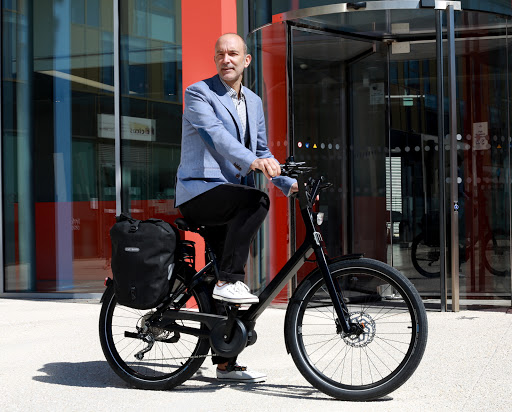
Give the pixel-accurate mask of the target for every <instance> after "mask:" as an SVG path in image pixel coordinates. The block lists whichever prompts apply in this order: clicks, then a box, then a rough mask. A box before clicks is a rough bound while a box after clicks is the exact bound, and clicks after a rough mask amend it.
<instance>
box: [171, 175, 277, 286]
mask: <svg viewBox="0 0 512 412" xmlns="http://www.w3.org/2000/svg"><path fill="white" fill-rule="evenodd" d="M269 206H270V200H269V198H268V196H267V195H266V194H265V193H263V192H262V191H261V190H258V189H255V188H252V187H249V186H244V185H234V184H223V185H220V186H217V187H215V188H213V189H211V190H208V191H207V192H205V193H202V194H201V195H199V196H196V197H194V198H193V199H191V200H189V201H188V202H186V203H183V204H182V205H180V206H179V209H180V212H181V213H182V214H183V216H184V218H185V219H186V220H187V221H190V223H191V224H193V225H197V226H204V227H205V228H206V239H207V240H208V242H209V243H210V246H211V247H212V249H213V251H214V252H215V255H216V256H217V259H218V261H219V262H220V264H219V280H221V281H228V282H236V281H242V282H243V281H244V278H245V264H246V263H247V257H248V256H249V248H250V246H251V243H252V240H253V239H254V236H255V235H256V233H257V232H258V229H259V228H260V226H261V224H262V223H263V221H264V220H265V217H266V216H267V213H268V209H269Z"/></svg>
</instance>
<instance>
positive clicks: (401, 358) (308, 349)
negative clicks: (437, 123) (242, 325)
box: [285, 259, 428, 401]
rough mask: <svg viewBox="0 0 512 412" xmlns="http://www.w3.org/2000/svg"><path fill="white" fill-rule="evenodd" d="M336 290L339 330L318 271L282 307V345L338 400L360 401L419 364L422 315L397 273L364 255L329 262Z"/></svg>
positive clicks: (389, 388)
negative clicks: (351, 328)
mask: <svg viewBox="0 0 512 412" xmlns="http://www.w3.org/2000/svg"><path fill="white" fill-rule="evenodd" d="M329 269H330V271H331V274H332V276H333V279H334V280H335V282H337V283H338V284H339V286H340V288H341V290H342V295H343V300H344V302H345V305H346V307H347V309H348V313H347V314H346V316H347V317H348V318H349V319H350V323H352V324H357V325H359V328H360V333H353V334H346V333H344V332H343V330H342V329H341V324H340V322H339V320H338V318H337V315H336V312H335V311H334V307H333V305H332V302H331V297H330V295H329V293H328V291H327V287H326V285H325V282H324V279H323V277H322V274H321V273H320V271H318V270H317V271H315V272H313V273H311V274H310V275H309V276H308V277H307V278H306V279H304V281H303V282H302V283H301V284H300V285H299V287H298V289H297V291H296V292H295V294H294V296H293V297H292V299H291V301H290V303H289V305H288V310H287V314H286V323H285V335H286V341H287V345H288V349H289V351H290V353H291V355H292V357H293V360H294V362H295V364H296V365H297V367H298V369H299V370H300V372H301V373H302V375H303V376H304V377H305V378H306V379H307V380H308V381H309V382H310V383H311V384H312V385H313V386H314V387H316V388H317V389H319V390H320V391H322V392H324V393H326V394H328V395H330V396H333V397H335V398H338V399H343V400H350V401H367V400H371V399H376V398H380V397H382V396H384V395H387V394H388V393H390V392H392V391H394V390H395V389H397V388H398V387H399V386H401V385H402V384H403V383H404V382H405V381H406V380H407V379H409V377H410V376H411V375H412V374H413V372H414V371H415V369H416V368H417V366H418V365H419V363H420V361H421V358H422V356H423V352H424V351H425V346H426V343H427V333H428V332H427V331H428V326H427V316H426V312H425V307H424V305H423V302H422V301H421V298H420V297H419V295H418V292H417V291H416V290H415V289H414V286H413V285H412V284H411V282H410V281H409V280H408V279H407V278H406V277H404V276H403V275H402V274H400V272H398V271H397V270H395V269H393V268H392V267H390V266H388V265H385V264H383V263H381V262H378V261H374V260H371V259H358V260H347V261H340V262H337V263H333V264H331V265H329Z"/></svg>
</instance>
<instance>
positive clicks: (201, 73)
mask: <svg viewBox="0 0 512 412" xmlns="http://www.w3.org/2000/svg"><path fill="white" fill-rule="evenodd" d="M181 24H182V27H181V35H182V41H181V44H182V67H183V70H182V71H183V75H182V76H183V77H182V79H183V91H185V89H186V88H187V87H188V86H190V85H191V84H193V83H195V82H198V81H200V80H203V79H206V78H208V77H212V76H213V75H214V74H215V73H216V69H215V63H214V61H213V58H214V56H215V53H214V50H215V49H214V48H215V41H216V40H217V39H218V38H219V37H220V36H221V35H222V34H224V33H236V30H237V22H236V0H187V1H182V2H181Z"/></svg>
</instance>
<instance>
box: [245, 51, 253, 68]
mask: <svg viewBox="0 0 512 412" xmlns="http://www.w3.org/2000/svg"><path fill="white" fill-rule="evenodd" d="M251 61H252V56H251V55H250V54H248V55H246V56H245V65H244V67H249V65H250V64H251Z"/></svg>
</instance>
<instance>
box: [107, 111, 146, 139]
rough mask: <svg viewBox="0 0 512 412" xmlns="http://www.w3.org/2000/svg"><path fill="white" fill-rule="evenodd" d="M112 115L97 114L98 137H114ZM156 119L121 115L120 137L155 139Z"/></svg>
mask: <svg viewBox="0 0 512 412" xmlns="http://www.w3.org/2000/svg"><path fill="white" fill-rule="evenodd" d="M114 121H115V118H114V115H113V114H99V115H98V137H105V138H107V139H114V137H115V135H114V124H115V123H114ZM155 135H156V120H155V119H145V118H142V117H130V116H121V137H122V138H123V139H130V140H142V141H146V142H151V141H155Z"/></svg>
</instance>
